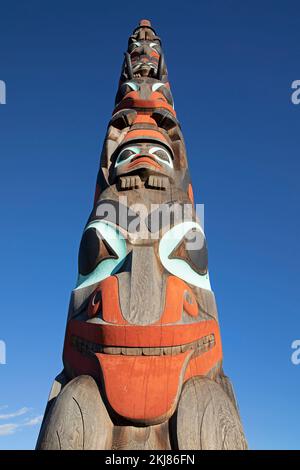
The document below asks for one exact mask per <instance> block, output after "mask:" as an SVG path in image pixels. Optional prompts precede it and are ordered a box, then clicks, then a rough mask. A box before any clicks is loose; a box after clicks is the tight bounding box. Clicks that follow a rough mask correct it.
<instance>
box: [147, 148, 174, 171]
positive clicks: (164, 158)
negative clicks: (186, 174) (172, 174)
mask: <svg viewBox="0 0 300 470" xmlns="http://www.w3.org/2000/svg"><path fill="white" fill-rule="evenodd" d="M149 153H150V154H151V155H154V157H155V159H156V160H159V161H161V162H163V163H165V164H166V165H168V166H170V167H171V168H173V162H172V157H171V155H170V154H169V152H168V151H167V150H165V149H164V148H162V147H152V148H151V149H150V150H149Z"/></svg>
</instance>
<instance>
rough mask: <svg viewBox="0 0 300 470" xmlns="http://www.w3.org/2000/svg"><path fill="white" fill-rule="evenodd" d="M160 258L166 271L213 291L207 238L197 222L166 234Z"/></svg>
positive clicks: (187, 223)
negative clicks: (210, 279)
mask: <svg viewBox="0 0 300 470" xmlns="http://www.w3.org/2000/svg"><path fill="white" fill-rule="evenodd" d="M159 256H160V259H161V262H162V264H163V266H164V267H165V269H166V270H167V271H169V272H170V273H171V274H174V276H177V277H179V278H180V279H183V280H184V281H186V282H188V283H189V284H192V285H194V286H197V287H201V288H202V289H207V290H211V287H210V281H209V275H208V267H207V248H206V243H205V236H204V233H203V230H202V228H201V226H200V225H199V224H197V223H196V222H192V221H191V222H183V223H181V224H178V225H175V227H173V228H171V230H169V231H168V232H167V233H165V234H164V235H163V237H162V239H161V241H160V243H159Z"/></svg>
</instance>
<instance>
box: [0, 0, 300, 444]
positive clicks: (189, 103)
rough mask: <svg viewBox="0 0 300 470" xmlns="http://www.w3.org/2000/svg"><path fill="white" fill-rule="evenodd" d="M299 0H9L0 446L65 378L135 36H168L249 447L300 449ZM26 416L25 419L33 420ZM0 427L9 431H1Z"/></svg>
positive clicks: (3, 119)
mask: <svg viewBox="0 0 300 470" xmlns="http://www.w3.org/2000/svg"><path fill="white" fill-rule="evenodd" d="M299 9H300V7H299V2H297V1H291V0H288V1H283V0H282V1H274V0H273V1H271V0H270V1H267V0H260V1H257V0H255V1H253V0H251V1H250V0H249V1H247V2H246V1H245V2H241V1H239V0H232V1H230V0H227V1H221V0H218V1H212V0H205V1H199V0H198V1H188V0H184V1H180V2H179V1H169V0H166V1H164V2H161V1H160V2H153V1H151V2H150V1H149V2H146V1H135V0H133V1H130V2H124V1H119V0H118V1H116V0H115V1H113V2H107V3H105V2H100V1H91V0H85V1H75V0H72V1H67V0H63V1H57V0H55V1H54V0H51V1H49V0H46V1H45V0H44V1H43V2H40V1H36V0H34V1H33V0H31V1H26V2H23V1H21V0H20V1H15V0H10V1H9V2H8V1H2V2H1V4H0V13H1V28H0V66H1V67H0V80H5V82H6V85H7V104H6V105H0V165H1V166H0V175H1V181H0V193H1V214H0V216H1V218H0V220H1V234H0V237H1V245H0V246H1V280H0V282H1V284H0V285H1V323H0V339H2V340H5V341H6V344H7V364H6V365H0V405H3V406H6V408H3V409H2V410H1V408H0V415H1V413H2V414H5V413H6V414H9V413H14V412H16V411H17V410H19V409H21V408H22V407H28V408H29V409H30V410H29V411H27V412H26V413H25V412H24V414H23V415H20V416H19V417H16V418H13V417H11V418H6V419H5V418H2V419H1V416H0V425H3V424H14V423H15V424H18V425H19V426H18V427H17V428H15V429H14V431H15V432H13V433H12V434H10V435H2V436H1V435H0V448H33V447H34V445H35V440H36V435H37V432H38V428H39V426H30V425H28V426H25V425H24V424H25V422H27V423H29V420H30V419H32V418H35V417H37V416H38V415H40V414H42V413H43V411H44V406H45V403H46V399H47V395H48V392H49V389H50V386H51V382H52V380H53V378H54V377H55V375H56V374H57V373H58V372H59V371H60V369H61V366H62V363H61V353H62V346H63V338H64V330H65V322H66V315H67V307H68V302H69V295H70V292H71V289H72V288H73V287H74V283H75V279H76V271H77V250H78V245H79V242H80V238H81V233H82V229H83V226H84V224H85V222H86V219H87V217H88V214H89V211H90V208H91V204H92V199H93V192H94V184H95V178H96V173H97V168H98V160H99V154H100V150H101V146H102V141H103V138H104V133H105V129H106V126H107V123H108V120H109V116H110V114H111V111H112V107H113V101H114V95H115V91H116V88H117V82H118V77H119V72H120V67H121V63H122V60H123V52H124V50H125V48H126V44H127V37H128V35H129V34H130V33H131V31H132V29H133V27H135V26H136V24H137V22H138V20H139V19H140V18H150V19H151V20H152V23H153V25H154V27H155V28H156V29H157V31H158V33H159V34H160V35H161V37H162V39H163V46H164V50H165V55H166V60H167V64H168V69H169V76H170V82H171V86H172V90H173V95H174V98H175V106H176V110H177V113H178V116H179V119H180V121H181V124H182V128H183V132H184V135H185V139H186V143H187V148H188V156H189V163H190V168H191V173H192V179H193V185H194V189H195V196H196V201H197V202H201V203H205V215H206V217H205V229H206V234H207V238H208V244H209V245H208V246H209V255H210V275H211V281H212V286H213V289H214V291H215V294H216V298H217V303H218V307H219V315H220V322H221V331H222V338H223V349H224V358H225V359H224V366H225V371H226V373H227V374H228V375H229V376H230V377H231V378H232V380H233V383H234V386H235V391H236V394H237V397H238V401H239V405H240V410H241V415H242V420H243V423H244V427H245V432H246V435H247V438H248V441H249V445H250V447H251V448H298V449H299V448H300V440H299V420H300V410H299V385H300V380H299V379H300V365H299V366H298V367H297V366H294V365H292V363H291V360H290V356H291V352H292V350H291V342H292V341H293V340H294V339H299V338H300V315H299V305H300V294H299V273H300V268H299V264H300V255H299V248H298V241H299V238H300V233H299V232H300V230H299V228H300V227H299V220H298V217H299V209H300V198H299V196H300V188H299V170H300V164H299V144H300V141H299V136H300V132H299V131H300V105H298V106H295V105H293V104H292V103H291V100H290V95H291V89H290V87H291V83H292V81H293V80H296V79H300V67H299V64H300V14H299ZM26 419H27V421H25V420H26ZM0 429H1V428H0Z"/></svg>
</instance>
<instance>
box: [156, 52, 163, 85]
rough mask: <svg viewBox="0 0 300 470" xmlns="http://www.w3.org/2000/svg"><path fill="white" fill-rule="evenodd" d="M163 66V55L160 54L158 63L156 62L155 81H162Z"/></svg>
mask: <svg viewBox="0 0 300 470" xmlns="http://www.w3.org/2000/svg"><path fill="white" fill-rule="evenodd" d="M164 65H165V59H164V55H163V53H162V52H161V54H160V56H159V62H158V68H157V77H156V78H157V80H162V77H163V71H164Z"/></svg>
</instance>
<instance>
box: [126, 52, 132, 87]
mask: <svg viewBox="0 0 300 470" xmlns="http://www.w3.org/2000/svg"><path fill="white" fill-rule="evenodd" d="M125 64H126V72H127V76H128V78H129V79H130V80H131V79H132V78H133V71H132V64H131V57H130V54H129V53H128V52H125Z"/></svg>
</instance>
